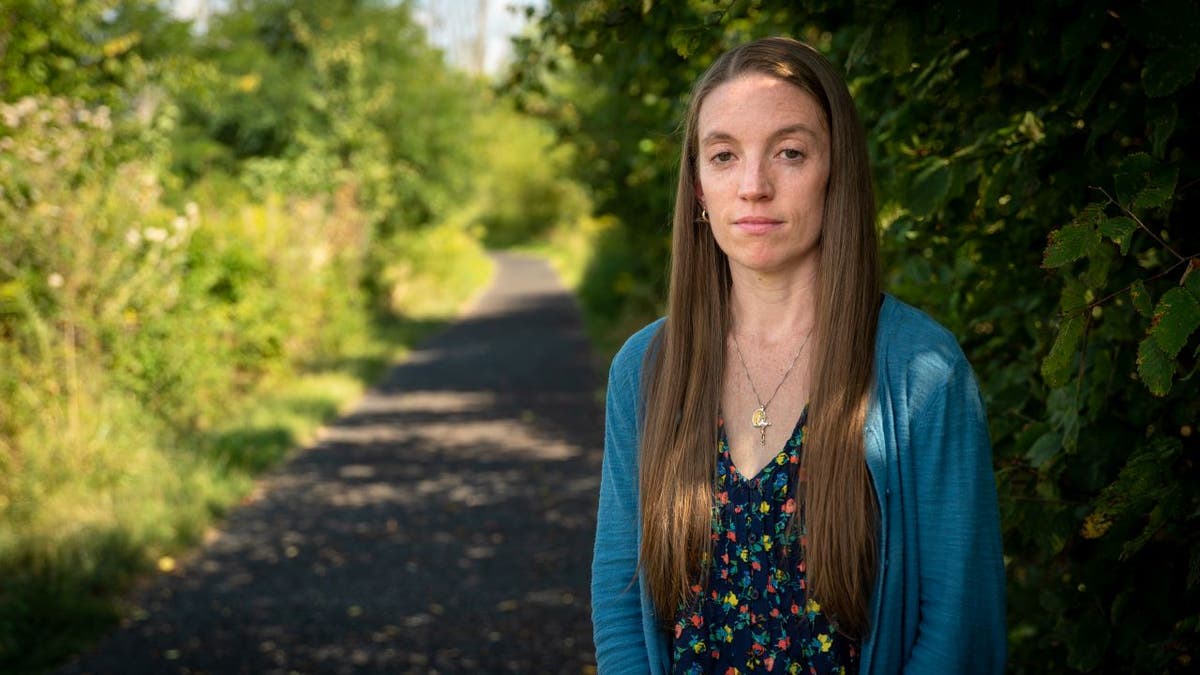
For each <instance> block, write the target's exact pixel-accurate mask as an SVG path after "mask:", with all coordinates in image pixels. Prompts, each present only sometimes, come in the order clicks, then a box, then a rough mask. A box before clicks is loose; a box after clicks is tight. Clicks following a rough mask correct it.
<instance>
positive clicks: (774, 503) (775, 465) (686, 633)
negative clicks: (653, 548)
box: [672, 407, 858, 675]
mask: <svg viewBox="0 0 1200 675" xmlns="http://www.w3.org/2000/svg"><path fill="white" fill-rule="evenodd" d="M807 419H808V408H807V407H806V408H805V409H804V412H803V413H801V415H800V419H799V421H797V422H796V428H795V430H793V431H792V435H791V438H789V439H788V442H787V445H786V446H785V447H784V448H783V450H781V451H780V452H779V454H778V455H776V456H775V459H774V460H772V461H771V462H769V463H767V465H766V466H765V467H763V469H762V471H761V472H759V474H758V475H757V476H755V477H753V478H746V477H745V476H743V475H742V474H741V473H740V472H739V471H738V470H737V467H735V466H734V464H733V460H732V459H731V457H730V455H729V441H728V439H727V437H726V435H725V426H724V423H723V422H720V421H719V422H718V428H719V434H718V446H717V449H718V453H719V457H718V459H717V476H716V480H715V483H714V501H713V518H712V550H713V560H712V561H711V562H712V564H711V565H710V568H709V574H708V585H707V587H706V588H701V586H699V585H696V586H694V587H693V591H695V592H696V594H697V596H696V599H695V602H692V603H689V604H686V605H683V606H681V607H680V608H679V610H678V612H677V613H676V621H675V639H674V649H673V652H672V670H673V672H675V673H718V674H719V675H736V674H738V673H753V672H762V673H810V674H822V675H823V674H826V673H838V674H842V675H845V674H848V673H857V672H858V644H857V643H856V642H854V641H852V640H850V639H849V638H848V637H847V636H846V635H844V634H841V633H838V632H837V629H836V628H835V627H834V626H832V625H831V624H830V621H829V620H828V618H827V617H826V616H825V615H824V614H823V613H822V612H821V606H820V605H819V604H818V603H817V602H816V601H815V600H812V599H808V598H806V597H805V574H804V560H803V559H802V557H801V555H800V547H799V546H797V545H796V544H797V542H796V537H795V535H794V534H792V533H791V532H790V531H789V528H788V523H789V522H790V521H791V519H792V516H793V515H794V514H795V513H796V511H797V505H796V502H795V500H794V499H793V498H792V494H793V490H792V482H793V481H794V480H802V477H801V476H800V472H799V466H800V453H801V451H802V446H803V443H804V432H805V422H806V420H807ZM801 517H802V516H801Z"/></svg>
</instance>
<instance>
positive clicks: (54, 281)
mask: <svg viewBox="0 0 1200 675" xmlns="http://www.w3.org/2000/svg"><path fill="white" fill-rule="evenodd" d="M46 283H47V284H49V285H50V288H62V285H63V277H62V275H61V274H59V273H58V272H55V273H53V274H51V275H50V276H48V277H46Z"/></svg>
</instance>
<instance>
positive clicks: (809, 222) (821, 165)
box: [696, 73, 829, 278]
mask: <svg viewBox="0 0 1200 675" xmlns="http://www.w3.org/2000/svg"><path fill="white" fill-rule="evenodd" d="M697 136H698V138H699V153H698V156H697V163H698V167H697V185H696V191H697V193H698V195H699V198H700V201H701V203H702V204H703V205H704V208H705V209H707V210H708V217H709V220H710V222H711V227H712V233H713V237H714V238H716V241H717V245H718V246H720V247H721V250H722V251H724V252H725V255H726V256H728V258H729V264H730V266H731V267H732V268H734V272H735V278H736V275H737V272H738V270H739V269H740V270H741V271H746V272H752V273H755V274H756V275H764V274H771V275H775V274H778V273H783V274H785V275H790V274H795V273H800V274H802V275H805V276H807V275H809V274H815V272H816V265H817V260H818V252H817V242H818V241H819V239H820V235H821V221H822V217H823V216H824V211H825V186H826V184H827V183H828V181H829V130H828V126H827V125H826V123H825V116H824V114H823V113H822V111H821V107H820V104H818V103H817V100H816V99H815V98H813V97H812V96H811V95H809V94H808V93H807V92H805V91H803V90H801V89H800V88H798V87H796V86H795V85H792V84H790V83H788V82H785V81H784V80H781V79H779V78H776V77H772V76H770V75H763V74H758V73H752V74H746V75H742V76H740V77H738V78H737V79H734V80H731V81H729V82H726V83H725V84H722V85H720V86H718V87H717V88H716V89H714V90H712V92H710V93H709V94H708V96H707V97H706V98H705V99H704V101H703V102H702V103H701V104H700V114H699V120H698V124H697Z"/></svg>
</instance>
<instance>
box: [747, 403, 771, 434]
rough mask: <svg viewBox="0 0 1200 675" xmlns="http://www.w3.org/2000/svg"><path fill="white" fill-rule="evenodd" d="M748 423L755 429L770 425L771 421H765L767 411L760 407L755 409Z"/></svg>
mask: <svg viewBox="0 0 1200 675" xmlns="http://www.w3.org/2000/svg"><path fill="white" fill-rule="evenodd" d="M750 424H752V425H753V426H754V428H755V429H763V428H765V427H769V426H771V423H770V422H769V421H767V411H766V410H765V409H763V408H761V407H760V408H759V409H758V410H755V411H754V415H753V416H752V417H751V418H750Z"/></svg>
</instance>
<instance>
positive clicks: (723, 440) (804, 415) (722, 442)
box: [717, 403, 808, 484]
mask: <svg viewBox="0 0 1200 675" xmlns="http://www.w3.org/2000/svg"><path fill="white" fill-rule="evenodd" d="M724 419H725V417H724V415H721V421H720V423H719V424H718V425H717V430H718V431H717V433H718V436H717V440H718V442H719V445H718V446H717V447H724V452H725V453H726V454H728V455H729V468H730V473H731V474H732V475H733V476H734V478H736V479H738V480H740V481H741V482H743V483H747V484H753V483H756V482H762V479H763V478H764V476H763V474H765V473H766V472H767V471H768V470H769V469H770V468H771V467H773V466H777V465H779V464H780V462H779V458H780V457H781V456H786V455H787V454H788V451H789V450H790V449H791V442H792V439H793V438H795V437H796V434H797V433H798V432H799V431H800V429H801V427H803V426H804V423H805V422H806V421H807V420H808V404H807V403H805V404H804V407H803V408H802V409H801V410H800V417H798V418H796V425H795V426H793V427H792V433H790V434H788V437H787V439H786V440H784V442H783V448H782V449H780V451H779V452H777V453H775V454H774V455H771V458H770V459H768V460H767V463H766V464H763V465H762V466H761V467H759V469H758V473H756V474H754V475H753V476H750V477H747V476H746V474H744V473H742V470H741V469H739V468H738V466H737V463H736V462H734V461H733V449H732V448H730V446H729V436H728V435H727V434H726V433H725V422H724ZM783 463H784V464H786V463H787V462H783Z"/></svg>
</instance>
